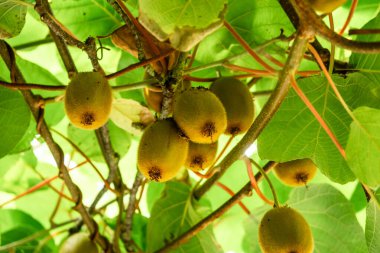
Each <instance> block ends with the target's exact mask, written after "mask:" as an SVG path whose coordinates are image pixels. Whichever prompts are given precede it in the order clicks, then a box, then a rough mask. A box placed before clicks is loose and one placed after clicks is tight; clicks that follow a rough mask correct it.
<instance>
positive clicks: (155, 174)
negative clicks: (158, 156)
mask: <svg viewBox="0 0 380 253" xmlns="http://www.w3.org/2000/svg"><path fill="white" fill-rule="evenodd" d="M148 175H149V179H150V180H152V181H156V182H159V181H160V180H161V178H162V177H161V170H160V169H159V168H157V167H152V168H150V169H149V170H148Z"/></svg>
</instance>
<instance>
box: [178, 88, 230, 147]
mask: <svg viewBox="0 0 380 253" xmlns="http://www.w3.org/2000/svg"><path fill="white" fill-rule="evenodd" d="M173 118H174V120H175V122H176V123H177V125H178V126H179V128H180V129H181V130H182V132H183V133H184V134H185V135H186V136H187V137H188V138H189V139H190V140H191V141H192V142H196V143H213V142H216V141H217V140H218V138H219V136H220V135H221V134H222V133H224V131H225V130H226V127H227V115H226V111H225V109H224V107H223V104H222V102H220V100H219V99H218V98H217V96H216V95H215V94H214V93H212V92H211V91H209V90H208V89H206V88H202V87H200V88H191V89H188V90H185V91H183V92H180V93H177V94H175V97H174V106H173Z"/></svg>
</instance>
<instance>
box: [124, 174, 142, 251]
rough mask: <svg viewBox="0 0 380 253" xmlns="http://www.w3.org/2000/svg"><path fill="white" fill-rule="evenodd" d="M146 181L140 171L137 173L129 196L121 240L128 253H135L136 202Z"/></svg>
mask: <svg viewBox="0 0 380 253" xmlns="http://www.w3.org/2000/svg"><path fill="white" fill-rule="evenodd" d="M143 181H144V177H143V176H142V174H141V173H140V171H137V172H136V177H135V181H134V183H133V186H132V189H131V192H130V194H129V203H128V207H127V210H126V215H125V219H124V223H123V224H122V228H121V229H122V234H121V239H122V240H123V243H124V247H125V250H126V251H127V252H135V247H134V243H133V240H132V222H133V215H134V214H135V210H136V201H137V198H136V196H137V192H138V190H139V188H140V186H141V184H142V183H143Z"/></svg>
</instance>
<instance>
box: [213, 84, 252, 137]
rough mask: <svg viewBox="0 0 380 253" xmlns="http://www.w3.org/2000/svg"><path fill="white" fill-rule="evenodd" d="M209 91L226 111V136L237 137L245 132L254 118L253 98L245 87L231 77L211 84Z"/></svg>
mask: <svg viewBox="0 0 380 253" xmlns="http://www.w3.org/2000/svg"><path fill="white" fill-rule="evenodd" d="M210 90H211V91H212V92H213V93H215V94H216V96H217V97H218V98H219V99H220V101H221V102H222V103H223V106H224V108H225V109H226V113H227V129H226V134H230V135H237V134H240V133H244V132H246V131H247V130H248V129H249V127H250V126H251V125H252V122H253V117H254V105H253V98H252V95H251V93H250V91H249V88H248V87H247V85H245V84H244V83H242V82H241V81H240V80H238V79H235V78H232V77H222V78H219V79H218V80H216V81H215V82H213V83H212V84H211V87H210Z"/></svg>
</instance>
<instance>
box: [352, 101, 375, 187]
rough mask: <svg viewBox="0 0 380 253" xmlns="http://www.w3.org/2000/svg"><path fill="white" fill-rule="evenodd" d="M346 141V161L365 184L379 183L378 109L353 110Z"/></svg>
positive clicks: (361, 108) (373, 184)
mask: <svg viewBox="0 0 380 253" xmlns="http://www.w3.org/2000/svg"><path fill="white" fill-rule="evenodd" d="M354 115H355V118H356V121H354V122H352V124H351V131H350V136H349V139H348V143H347V148H346V151H347V161H348V164H349V165H350V168H351V170H352V171H353V172H354V173H355V175H356V176H357V177H358V178H359V180H360V181H362V182H363V183H365V184H368V185H369V186H373V187H377V186H379V185H380V173H379V171H380V110H376V109H372V108H369V107H359V108H358V109H356V110H355V111H354Z"/></svg>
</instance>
